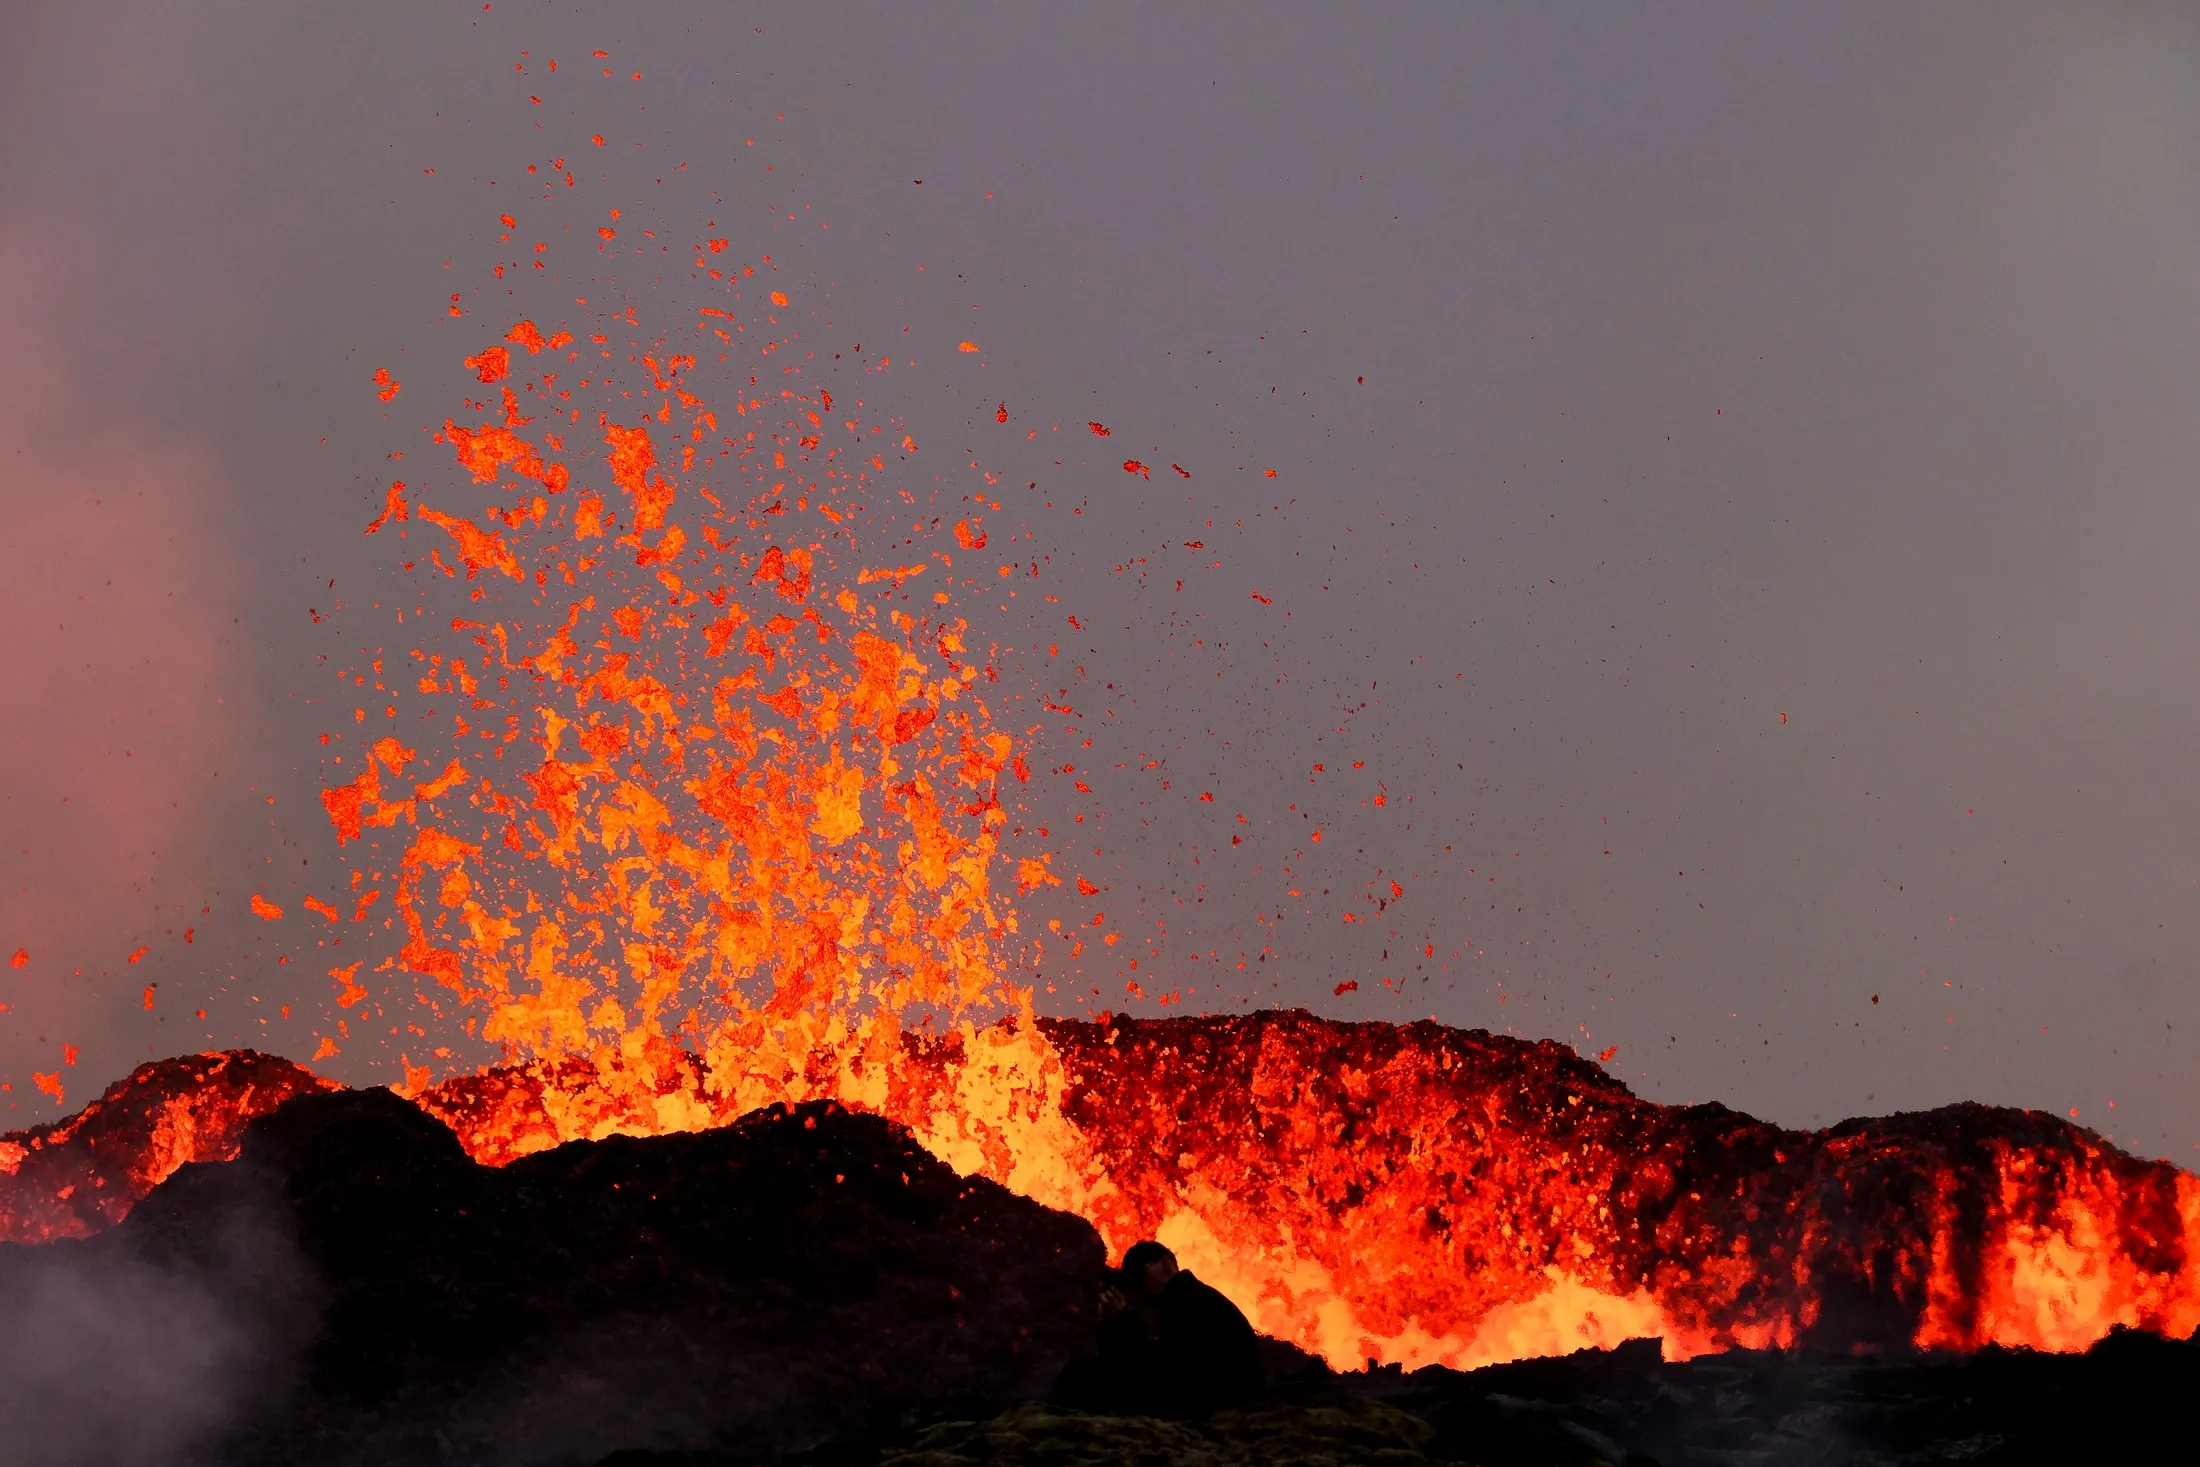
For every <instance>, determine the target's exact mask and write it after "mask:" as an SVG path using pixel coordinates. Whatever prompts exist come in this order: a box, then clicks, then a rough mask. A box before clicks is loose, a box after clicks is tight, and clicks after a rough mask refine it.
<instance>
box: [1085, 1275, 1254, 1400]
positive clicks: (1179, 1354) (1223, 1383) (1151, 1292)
mask: <svg viewBox="0 0 2200 1467" xmlns="http://www.w3.org/2000/svg"><path fill="white" fill-rule="evenodd" d="M1097 1343H1098V1346H1099V1353H1098V1356H1097V1358H1095V1357H1092V1356H1081V1357H1079V1358H1078V1359H1076V1360H1072V1361H1071V1362H1070V1363H1069V1366H1068V1368H1066V1369H1065V1370H1063V1372H1062V1377H1061V1379H1060V1380H1059V1381H1057V1382H1056V1383H1055V1387H1054V1395H1053V1399H1054V1403H1055V1404H1056V1405H1060V1406H1070V1407H1075V1408H1078V1409H1082V1410H1088V1411H1119V1412H1124V1413H1128V1414H1133V1415H1140V1416H1204V1415H1206V1414H1207V1413H1209V1412H1211V1411H1219V1410H1222V1409H1224V1408H1225V1407H1229V1406H1238V1405H1243V1404H1245V1403H1246V1402H1248V1401H1250V1400H1252V1399H1253V1398H1254V1397H1255V1396H1258V1395H1259V1394H1260V1391H1261V1367H1260V1344H1259V1338H1258V1336H1256V1335H1255V1334H1254V1333H1253V1326H1252V1325H1251V1324H1250V1323H1249V1322H1247V1320H1246V1318H1245V1315H1244V1314H1243V1313H1242V1312H1240V1311H1239V1309H1238V1307H1237V1305H1235V1304H1232V1303H1231V1302H1230V1301H1229V1300H1228V1299H1227V1298H1225V1297H1224V1296H1223V1295H1222V1294H1221V1293H1219V1292H1218V1291H1216V1290H1214V1289H1212V1288H1209V1287H1208V1286H1207V1285H1206V1284H1203V1283H1201V1282H1200V1281H1199V1280H1198V1279H1197V1278H1194V1277H1193V1276H1192V1275H1191V1274H1190V1273H1189V1272H1187V1271H1186V1270H1184V1269H1180V1268H1178V1267H1177V1266H1176V1255H1175V1254H1173V1253H1171V1252H1170V1251H1169V1250H1168V1249H1166V1248H1164V1247H1162V1246H1161V1245H1160V1244H1159V1243H1155V1242H1151V1241H1148V1242H1144V1243H1134V1244H1132V1245H1131V1247H1130V1250H1129V1251H1128V1252H1126V1253H1125V1254H1124V1255H1123V1266H1122V1267H1121V1268H1120V1269H1117V1270H1114V1271H1113V1273H1112V1276H1111V1278H1110V1280H1109V1287H1108V1288H1107V1289H1106V1290H1104V1291H1103V1292H1102V1293H1101V1295H1100V1330H1099V1338H1098V1341H1097Z"/></svg>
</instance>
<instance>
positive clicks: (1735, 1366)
mask: <svg viewBox="0 0 2200 1467" xmlns="http://www.w3.org/2000/svg"><path fill="white" fill-rule="evenodd" d="M2196 1393H2200V1345H2196V1344H2193V1343H2190V1342H2177V1341H2171V1340H2165V1339H2163V1338H2161V1337H2160V1336H2158V1335H2153V1334H2145V1333H2139V1332H2134V1331H2125V1332H2121V1333H2118V1334H2115V1335H2111V1336H2109V1337H2108V1338H2107V1339H2105V1340H2103V1341H2102V1342H2101V1343H2100V1344H2098V1345H2096V1346H2095V1347H2094V1348H2093V1349H2092V1350H2091V1351H2089V1352H2088V1353H2086V1354H2084V1355H2046V1354H2037V1353H2034V1352H2031V1351H2023V1350H2001V1349H1988V1350H1982V1351H1977V1352H1974V1353H1969V1354H1953V1353H1944V1352H1933V1353H1916V1352H1900V1353H1896V1354H1893V1355H1888V1356H1849V1355H1836V1354H1828V1353H1823V1352H1819V1351H1812V1350H1799V1351H1792V1352H1784V1353H1783V1352H1772V1351H1749V1350H1737V1351H1732V1352H1729V1353H1726V1354H1722V1355H1711V1356H1701V1357H1698V1358H1697V1359H1694V1360H1690V1361H1687V1362H1685V1363H1680V1364H1668V1363H1666V1362H1665V1361H1663V1360H1662V1359H1661V1358H1660V1356H1659V1351H1658V1347H1657V1342H1656V1341H1653V1340H1637V1341H1634V1342H1631V1343H1630V1344H1627V1345H1624V1346H1622V1347H1620V1348H1619V1349H1616V1350H1609V1351H1583V1352H1581V1353H1580V1354H1576V1355H1569V1356H1565V1357H1563V1358H1559V1359H1549V1360H1528V1361H1520V1362H1517V1363H1515V1364H1511V1365H1495V1366H1490V1367H1488V1368H1486V1369H1483V1370H1477V1371H1472V1372H1469V1373H1464V1374H1462V1373H1460V1372H1458V1371H1451V1370H1444V1369H1440V1368H1433V1367H1432V1368H1430V1369H1426V1370H1420V1371H1415V1372H1413V1373H1412V1374H1406V1373H1404V1372H1402V1371H1398V1370H1391V1369H1386V1370H1375V1371H1369V1372H1365V1373H1361V1374H1356V1375H1347V1376H1327V1377H1324V1378H1316V1379H1310V1380H1306V1381H1301V1382H1299V1383H1297V1384H1296V1385H1294V1386H1291V1387H1287V1388H1284V1389H1281V1390H1278V1391H1277V1392H1276V1393H1275V1394H1274V1395H1273V1397H1272V1398H1271V1399H1269V1400H1267V1401H1264V1402H1261V1403H1260V1404H1258V1405H1256V1406H1254V1407H1251V1408H1249V1409H1246V1410H1242V1411H1225V1412H1221V1413H1219V1414H1217V1415H1215V1416H1214V1417H1212V1418H1209V1419H1207V1420H1203V1421H1155V1420H1151V1419H1147V1418H1140V1417H1109V1416H1095V1415H1089V1414H1084V1413H1079V1412H1072V1411H1061V1410H1056V1409H1052V1408H1048V1407H1042V1406H1028V1405H1027V1406H1020V1407H1017V1408H1016V1409H1014V1410H1011V1411H1008V1412H1005V1413H1003V1414H1002V1415H999V1416H996V1417H993V1418H990V1419H987V1420H980V1421H943V1422H940V1423H937V1424H935V1425H933V1426H931V1427H929V1428H925V1429H922V1430H919V1431H916V1432H912V1433H910V1434H908V1435H907V1436H905V1437H904V1438H902V1439H901V1440H900V1441H898V1442H895V1443H892V1444H890V1445H888V1446H887V1447H886V1448H885V1449H884V1450H883V1451H874V1452H861V1453H843V1454H840V1455H838V1456H836V1457H832V1458H814V1459H812V1460H813V1461H816V1462H818V1464H819V1467H828V1464H829V1467H872V1464H876V1467H1088V1464H1089V1467H1098V1464H1101V1463H1110V1462H1119V1463H1138V1464H1140V1467H1265V1464H1270V1463H1297V1464H1303V1467H1329V1464H1337V1467H1343V1464H1346V1463H1354V1464H1378V1463H1379V1464H1385V1467H1421V1464H1425V1463H1438V1462H1457V1463H1473V1464H1477V1467H1654V1464H1661V1463H1662V1464H1665V1467H1682V1464H1690V1467H1958V1464H1970V1467H2050V1464H2052V1467H2069V1464H2075V1463H2093V1462H2104V1463H2108V1462H2115V1463H2121V1462H2147V1461H2184V1460H2187V1459H2189V1458H2190V1456H2191V1455H2192V1454H2191V1450H2190V1447H2189V1446H2188V1445H2187V1444H2186V1440H2185V1438H2186V1435H2187V1432H2188V1428H2187V1426H2186V1422H2185V1417H2186V1413H2187V1411H2188V1410H2189V1406H2188V1403H2189V1402H2190V1401H2192V1400H2194V1399H2196V1398H2200V1396H2196ZM738 1460H739V1459H737V1458H734V1457H730V1456H716V1455H710V1454H700V1453H698V1454H687V1455H674V1454H659V1453H652V1452H623V1453H619V1454H616V1455H614V1456H612V1457H609V1458H606V1459H605V1461H604V1463H603V1464H602V1467H737V1463H738ZM789 1467H793V1464H789Z"/></svg>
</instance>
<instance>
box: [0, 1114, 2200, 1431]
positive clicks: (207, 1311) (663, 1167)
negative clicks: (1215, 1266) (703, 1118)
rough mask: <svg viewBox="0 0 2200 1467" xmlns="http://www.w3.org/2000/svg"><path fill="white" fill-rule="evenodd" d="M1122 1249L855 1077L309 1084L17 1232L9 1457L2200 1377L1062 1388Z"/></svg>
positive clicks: (1667, 1367)
mask: <svg viewBox="0 0 2200 1467" xmlns="http://www.w3.org/2000/svg"><path fill="white" fill-rule="evenodd" d="M1101 1264H1102V1249H1101V1244H1100V1240H1099V1238H1098V1236H1097V1234H1096V1233H1095V1232H1094V1230H1093V1229H1092V1227H1091V1225H1090V1224H1088V1223H1087V1222H1085V1221H1084V1220H1082V1219H1079V1218H1076V1217H1072V1216H1069V1215H1066V1214H1063V1213H1058V1212H1053V1211H1050V1210H1048V1209H1046V1208H1044V1207H1041V1206H1039V1205H1038V1204H1036V1203H1034V1202H1031V1201H1029V1200H1027V1199H1024V1198H1021V1197H1018V1196H1016V1195H1015V1194H1013V1193H1010V1192H1008V1191H1006V1190H1005V1189H1003V1188H1001V1187H999V1186H997V1185H995V1184H993V1183H991V1182H988V1181H985V1180H983V1179H970V1178H963V1177H960V1176H958V1175H956V1174H955V1173H954V1172H953V1171H952V1170H951V1169H949V1168H948V1167H946V1166H945V1165H943V1164H942V1163H940V1162H939V1161H937V1160H936V1159H934V1158H933V1157H932V1156H931V1155H930V1154H929V1153H927V1152H926V1151H924V1150H923V1149H922V1148H920V1147H918V1146H917V1145H915V1144H914V1142H913V1141H911V1140H910V1138H909V1137H908V1135H907V1133H905V1132H903V1131H902V1130H900V1129H899V1128H898V1127H896V1126H895V1125H894V1124H892V1123H891V1122H888V1121H885V1120H882V1119H879V1118H877V1117H872V1116H865V1115H859V1114H854V1113H851V1112H849V1111H846V1110H844V1109H842V1108H840V1107H838V1106H836V1105H833V1104H831V1103H816V1104H811V1105H805V1106H798V1107H792V1108H787V1107H781V1108H775V1109H773V1110H769V1111H764V1112H758V1113H756V1114H754V1115H751V1116H749V1117H746V1118H744V1119H742V1120H741V1121H739V1122H738V1123H736V1124H734V1125H731V1126H728V1127H723V1128H720V1129H717V1130H712V1131H705V1132H699V1133H695V1134H687V1135H674V1136H665V1137H657V1138H650V1139H633V1138H612V1139H609V1140H604V1141H599V1142H577V1143H573V1144H570V1145H566V1146H562V1147H558V1148H556V1149H554V1150H550V1151H546V1152H542V1153H539V1154H537V1155H534V1156H530V1157H524V1158H521V1159H520V1160H518V1161H515V1162H513V1163H511V1164H510V1165H508V1166H504V1167H501V1168H492V1167H486V1166H481V1165H478V1164H476V1163H475V1162H473V1161H472V1160H471V1159H469V1158H468V1156H467V1155H466V1153H465V1151H464V1150H463V1148H462V1147H461V1146H460V1145H459V1143H458V1140H457V1138H456V1137H455V1136H454V1135H453V1134H452V1132H451V1131H450V1130H449V1129H448V1128H447V1127H446V1126H445V1125H444V1124H443V1123H442V1122H441V1121H439V1120H437V1119H435V1118H434V1117H432V1116H430V1115H428V1114H427V1113H425V1112H424V1111H422V1110H420V1109H418V1108H417V1107H415V1106H413V1105H412V1104H410V1103H409V1102H407V1101H405V1100H402V1099H400V1098H398V1097H397V1096H395V1095H392V1094H390V1093H389V1092H387V1091H383V1090H367V1091H352V1092H339V1093H304V1094H300V1095H297V1096H295V1097H294V1098H292V1099H289V1100H287V1101H286V1102H284V1103H283V1104H282V1105H280V1106H279V1107H277V1108H276V1109H274V1110H273V1111H271V1112H269V1113H267V1114H263V1115H260V1116H259V1117H258V1118H257V1119H254V1120H252V1121H251V1122H250V1123H249V1124H248V1125H247V1126H246V1127H245V1128H244V1129H243V1132H242V1135H241V1138H240V1139H239V1142H238V1146H237V1151H236V1156H235V1159H234V1160H231V1161H224V1162H196V1163H191V1164H188V1165H186V1166H184V1167H183V1168H182V1169H181V1170H179V1171H177V1172H176V1173H175V1175H173V1176H172V1177H170V1178H169V1179H168V1180H167V1181H165V1182H164V1183H162V1184H161V1185H159V1186H158V1187H156V1188H154V1189H153V1190H152V1191H151V1193H150V1194H148V1195H147V1196H146V1197H145V1199H144V1200H143V1201H142V1202H141V1203H140V1204H139V1205H138V1206H137V1207H136V1208H135V1209H134V1210H132V1211H131V1212H130V1214H129V1216H128V1217H127V1218H126V1219H125V1220H124V1221H123V1222H122V1223H121V1224H119V1225H118V1226H115V1227H112V1228H110V1229H108V1230H107V1231H105V1232H103V1233H100V1234H99V1235H97V1236H95V1237H91V1238H86V1239H79V1240H67V1241H61V1242H55V1243H49V1244H44V1245H39V1246H22V1245H7V1246H0V1337H4V1338H5V1341H6V1343H5V1344H0V1419H4V1420H5V1421H6V1422H7V1423H8V1440H7V1447H6V1450H5V1451H0V1458H4V1459H5V1460H9V1461H14V1460H22V1461H38V1462H41V1463H48V1464H69V1463H77V1462H82V1463H94V1462H97V1463H135V1462H146V1463H177V1464H189V1463H216V1462H220V1463H230V1464H238V1467H255V1464H277V1463H282V1464H289V1463H300V1464H303V1463H313V1464H325V1467H342V1464H352V1463H357V1464H362V1467H363V1464H369V1463H372V1464H390V1467H403V1464H416V1463H417V1464H436V1467H443V1464H460V1463H512V1464H544V1467H548V1464H572V1467H587V1464H591V1463H597V1462H605V1463H616V1464H620V1467H649V1464H655V1467H676V1464H685V1467H703V1464H712V1467H726V1464H731V1463H748V1462H761V1461H770V1460H780V1461H788V1462H794V1461H801V1462H809V1463H817V1464H820V1467H843V1464H845V1467H856V1464H871V1463H881V1464H883V1463H894V1464H897V1467H919V1464H922V1467H959V1464H963V1463H971V1464H976V1463H1003V1464H1006V1463H1019V1464H1020V1463H1030V1464H1034V1467H1037V1464H1040V1463H1046V1464H1050V1467H1053V1464H1072V1463H1084V1462H1092V1463H1099V1462H1123V1461H1136V1462H1140V1463H1145V1464H1153V1467H1159V1464H1164V1463H1172V1464H1173V1463H1184V1464H1191V1463H1232V1464H1235V1463H1244V1464H1248V1467H1250V1464H1252V1463H1256V1462H1259V1463H1268V1462H1286V1461H1289V1462H1304V1463H1310V1464H1311V1463H1327V1462H1336V1463H1344V1462H1382V1463H1392V1464H1399V1467H1408V1464H1413V1463H1417V1462H1422V1461H1431V1462H1435V1461H1457V1462H1472V1463H1480V1464H1483V1467H1511V1464H1522V1467H1525V1464H1554V1463H1590V1462H1607V1463H1611V1464H1614V1467H1619V1464H1623V1463H1627V1462H1640V1461H1645V1460H1648V1461H1657V1462H1663V1463H1668V1464H1679V1463H1690V1462H1705V1463H1798V1464H1802V1463H1821V1462H1823V1463H1888V1464H1893V1463H1928V1462H1949V1463H1954V1462H1968V1463H2019V1462H2035V1461H2037V1462H2049V1461H2053V1462H2083V1461H2105V1460H2122V1459H2123V1458H2124V1457H2126V1456H2132V1457H2136V1456H2137V1454H2139V1453H2140V1451H2141V1449H2142V1447H2143V1446H2144V1447H2147V1448H2148V1449H2149V1450H2158V1449H2157V1448H2154V1447H2152V1445H2151V1444H2152V1443H2156V1442H2174V1441H2176V1440H2179V1439H2180V1437H2181V1432H2182V1423H2183V1420H2184V1417H2185V1416H2186V1415H2187V1413H2188V1405H2187V1403H2188V1402H2189V1401H2191V1400H2193V1399H2200V1344H2195V1343H2193V1342H2190V1341H2188V1342H2175V1341H2170V1340H2165V1339H2162V1338H2160V1337H2159V1336H2154V1335H2143V1334H2133V1333H2119V1334H2116V1335H2113V1336H2111V1337H2110V1338H2109V1339H2107V1340H2105V1341H2103V1342H2102V1343H2100V1344H2099V1345H2097V1346H2095V1347H2094V1348H2093V1349H2092V1350H2091V1351H2090V1352H2088V1353H2086V1354H2082V1355H2043V1354H2033V1353H2031V1352H2025V1351H2005V1350H1999V1349H1988V1350H1983V1351H1978V1352H1973V1353H1968V1354H1952V1353H1949V1354H1942V1353H1932V1354H1925V1353H1916V1352H1911V1351H1906V1350H1891V1351H1881V1352H1878V1353H1873V1354H1867V1355H1849V1354H1832V1353H1816V1352H1811V1351H1795V1352H1763V1353H1751V1352H1740V1351H1736V1352H1728V1353H1725V1354H1721V1355H1714V1356H1706V1357H1701V1358H1698V1359H1695V1360H1691V1361H1688V1362H1685V1363H1676V1364H1668V1363H1665V1362H1664V1361H1662V1360H1661V1359H1660V1357H1659V1351H1658V1347H1657V1345H1656V1344H1655V1342H1640V1343H1638V1344H1636V1345H1631V1346H1627V1347H1623V1348H1621V1349H1619V1350H1615V1351H1608V1352H1587V1353H1583V1354H1579V1355H1575V1356H1570V1357H1567V1358H1564V1359H1556V1360H1539V1361H1527V1362H1521V1363H1517V1364H1512V1365H1505V1366H1497V1367H1492V1368H1490V1369H1486V1370H1480V1371H1474V1372H1470V1373H1459V1372H1453V1371H1446V1370H1441V1369H1435V1368H1431V1369H1426V1370H1421V1371H1417V1372H1413V1373H1405V1372H1402V1371H1398V1370H1395V1369H1388V1370H1376V1371H1369V1372H1363V1373H1358V1374H1347V1375H1339V1374H1335V1373H1332V1372H1330V1371H1328V1370H1327V1369H1326V1368H1324V1367H1322V1366H1320V1365H1319V1364H1317V1363H1315V1362H1314V1361H1312V1360H1311V1359H1310V1358H1309V1357H1306V1356H1304V1355H1301V1354H1299V1353H1297V1352H1296V1351H1293V1350H1291V1349H1290V1348H1289V1347H1286V1346H1280V1345H1278V1346H1276V1347H1274V1348H1273V1349H1272V1351H1271V1361H1270V1363H1271V1366H1272V1368H1273V1374H1274V1377H1275V1384H1274V1389H1273V1395H1272V1399H1271V1400H1270V1401H1269V1402H1268V1403H1266V1404H1264V1405H1262V1406H1261V1407H1260V1408H1259V1409H1256V1410H1252V1411H1246V1412H1238V1413H1230V1414H1226V1415H1224V1416H1221V1417H1217V1418H1215V1419H1214V1420H1212V1421H1206V1422H1156V1421H1146V1420H1138V1419H1126V1418H1118V1419H1109V1418H1097V1417H1089V1416H1079V1415H1074V1414H1070V1413H1063V1412H1057V1411H1052V1410H1049V1409H1047V1408H1045V1407H1044V1406H1043V1405H1041V1404H1039V1403H1040V1402H1041V1401H1042V1400H1043V1398H1044V1394H1045V1391H1046V1388H1047V1386H1048V1384H1049V1382H1050V1381H1051V1379H1052V1377H1053V1375H1054V1374H1055V1372H1056V1371H1057V1370H1059V1368H1060V1366H1061V1364H1062V1363H1063V1361H1064V1360H1066V1359H1067V1358H1068V1356H1069V1355H1070V1354H1071V1353H1072V1352H1073V1351H1074V1350H1076V1349H1078V1348H1080V1347H1081V1346H1082V1345H1083V1344H1084V1342H1085V1341H1086V1339H1087V1338H1088V1334H1089V1330H1090V1327H1091V1323H1092V1320H1091V1316H1090V1314H1089V1312H1088V1311H1089V1307H1090V1305H1091V1303H1092V1301H1093V1299H1094V1296H1095V1293H1096V1291H1097V1288H1098V1285H1099V1278H1100V1268H1101ZM2178 1455H2182V1453H2181V1452H2180V1453H2178Z"/></svg>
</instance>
